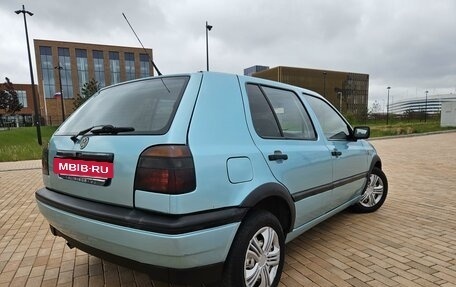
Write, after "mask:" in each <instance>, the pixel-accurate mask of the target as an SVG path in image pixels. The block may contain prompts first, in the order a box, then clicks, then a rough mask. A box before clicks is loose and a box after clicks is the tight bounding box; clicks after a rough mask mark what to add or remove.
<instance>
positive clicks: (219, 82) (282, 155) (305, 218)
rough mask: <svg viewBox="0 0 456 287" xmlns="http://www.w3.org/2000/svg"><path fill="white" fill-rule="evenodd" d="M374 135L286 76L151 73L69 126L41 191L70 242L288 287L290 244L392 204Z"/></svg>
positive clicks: (242, 281)
mask: <svg viewBox="0 0 456 287" xmlns="http://www.w3.org/2000/svg"><path fill="white" fill-rule="evenodd" d="M369 133H370V130H369V128H368V127H355V128H352V127H351V126H350V125H349V124H348V122H347V121H346V120H345V119H344V118H343V117H342V116H341V114H340V113H339V112H338V111H337V110H336V109H335V108H334V107H333V106H332V105H331V104H330V103H329V102H328V101H326V100H325V99H324V98H322V97H321V96H319V95H318V94H316V93H314V92H312V91H309V90H305V89H302V88H298V87H294V86H290V85H285V84H282V83H277V82H273V81H267V80H262V79H258V78H252V77H244V76H238V75H230V74H221V73H212V72H200V73H193V74H181V75H173V76H161V77H153V78H146V79H141V80H136V81H131V82H126V83H121V84H117V85H114V86H110V87H107V88H104V89H102V90H101V91H100V92H99V93H98V94H96V95H94V96H92V97H91V99H90V100H88V101H87V102H86V103H85V104H84V105H83V106H81V107H80V108H79V109H78V110H76V111H75V112H74V113H73V114H72V115H71V116H70V117H69V118H68V119H67V120H66V121H65V122H64V123H63V124H62V125H61V126H60V127H59V129H58V130H57V131H56V132H55V134H54V135H53V136H52V138H51V140H50V142H49V146H48V148H47V149H45V150H44V152H43V180H44V184H45V188H43V189H40V190H38V191H37V192H36V199H37V203H38V207H39V209H40V211H41V213H42V214H43V215H44V216H45V217H46V219H47V220H48V221H49V223H50V225H51V231H52V233H53V234H54V235H56V236H61V237H63V238H65V239H66V240H67V242H68V246H70V247H73V246H74V247H77V248H79V249H81V250H84V251H86V252H88V253H90V254H93V255H95V256H98V257H101V258H104V259H106V260H109V261H112V262H116V263H118V264H122V265H125V266H127V267H130V268H135V269H137V270H140V271H143V272H147V273H148V274H150V275H151V277H152V278H155V279H159V280H162V281H168V282H175V283H179V284H183V283H200V282H203V283H213V282H216V283H215V284H217V286H220V285H223V286H233V287H239V286H245V287H256V286H277V285H278V283H279V281H280V276H281V273H282V268H283V264H284V256H285V243H286V242H288V241H290V240H292V239H293V238H295V237H297V236H298V235H300V234H301V233H303V232H304V231H306V230H308V229H309V228H311V227H312V226H314V225H316V224H318V223H319V222H321V221H323V220H325V219H327V218H329V217H330V216H332V215H334V214H336V213H337V212H340V211H342V210H344V209H346V208H348V207H350V208H351V209H352V210H354V211H357V212H372V211H375V210H377V209H378V208H379V207H380V206H381V205H382V204H383V202H384V201H385V198H386V195H387V191H388V184H387V179H386V177H385V175H384V173H383V172H382V164H381V161H380V158H379V157H378V155H377V153H376V151H375V149H374V148H373V146H372V145H371V144H370V143H368V142H366V141H365V140H364V139H367V138H368V137H369Z"/></svg>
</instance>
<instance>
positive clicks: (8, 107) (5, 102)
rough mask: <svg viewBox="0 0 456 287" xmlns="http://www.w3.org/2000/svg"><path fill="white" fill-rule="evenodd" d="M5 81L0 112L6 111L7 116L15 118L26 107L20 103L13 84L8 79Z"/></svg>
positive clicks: (1, 88) (1, 90) (0, 87)
mask: <svg viewBox="0 0 456 287" xmlns="http://www.w3.org/2000/svg"><path fill="white" fill-rule="evenodd" d="M5 80H6V82H5V83H4V84H2V85H1V86H0V110H4V111H5V113H6V114H9V115H12V116H14V115H15V114H16V112H19V111H20V110H22V108H23V107H24V106H23V105H22V104H21V103H20V102H19V98H18V97H17V92H16V90H14V86H13V83H11V81H10V80H9V79H8V78H7V77H6V78H5Z"/></svg>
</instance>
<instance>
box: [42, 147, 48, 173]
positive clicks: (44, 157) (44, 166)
mask: <svg viewBox="0 0 456 287" xmlns="http://www.w3.org/2000/svg"><path fill="white" fill-rule="evenodd" d="M41 170H42V172H43V174H46V175H49V149H48V147H44V148H43V152H42V154H41Z"/></svg>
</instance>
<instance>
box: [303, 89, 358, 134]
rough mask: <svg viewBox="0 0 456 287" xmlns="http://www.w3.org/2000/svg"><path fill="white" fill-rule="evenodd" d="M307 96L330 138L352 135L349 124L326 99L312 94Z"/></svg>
mask: <svg viewBox="0 0 456 287" xmlns="http://www.w3.org/2000/svg"><path fill="white" fill-rule="evenodd" d="M305 97H306V99H307V101H308V102H309V105H310V106H311V107H312V110H313V111H314V112H315V114H316V116H317V118H318V121H319V122H320V125H321V128H322V129H323V133H324V134H325V136H326V138H327V139H328V140H346V139H347V138H348V137H349V136H350V131H349V128H348V124H347V123H346V122H345V121H344V120H343V119H342V117H341V116H340V115H339V114H338V113H337V112H336V111H335V110H334V109H333V108H332V107H331V106H330V105H329V104H328V103H327V102H326V101H324V100H322V99H320V98H317V97H314V96H311V95H305Z"/></svg>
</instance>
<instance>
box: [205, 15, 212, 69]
mask: <svg viewBox="0 0 456 287" xmlns="http://www.w3.org/2000/svg"><path fill="white" fill-rule="evenodd" d="M210 30H212V26H211V25H209V24H208V23H207V21H206V70H207V71H209V39H208V38H209V37H208V32H209V31H210Z"/></svg>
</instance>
